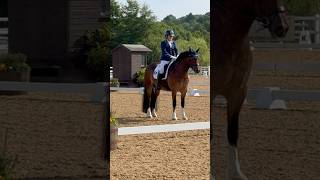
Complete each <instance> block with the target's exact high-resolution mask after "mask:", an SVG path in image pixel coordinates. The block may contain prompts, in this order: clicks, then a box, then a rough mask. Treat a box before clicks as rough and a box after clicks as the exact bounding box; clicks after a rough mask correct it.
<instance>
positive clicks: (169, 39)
mask: <svg viewBox="0 0 320 180" xmlns="http://www.w3.org/2000/svg"><path fill="white" fill-rule="evenodd" d="M164 36H165V40H163V41H162V42H161V58H160V59H161V60H160V64H159V65H158V66H157V67H156V69H155V71H157V72H158V76H157V89H160V80H161V79H162V78H163V75H164V67H165V65H167V64H169V63H170V61H171V60H176V59H177V56H178V49H177V44H176V42H175V41H174V40H173V38H174V36H175V34H174V31H173V30H170V29H168V30H166V32H165V35H164Z"/></svg>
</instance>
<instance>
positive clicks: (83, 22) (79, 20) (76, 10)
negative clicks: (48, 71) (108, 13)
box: [68, 0, 103, 48]
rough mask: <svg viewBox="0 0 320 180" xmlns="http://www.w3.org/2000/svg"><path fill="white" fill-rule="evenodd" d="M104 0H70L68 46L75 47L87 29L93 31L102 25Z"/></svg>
mask: <svg viewBox="0 0 320 180" xmlns="http://www.w3.org/2000/svg"><path fill="white" fill-rule="evenodd" d="M102 1H103V0H69V2H68V7H69V11H68V21H69V23H68V33H69V36H68V40H69V42H68V47H69V48H73V46H74V43H75V42H76V41H77V40H78V39H79V37H81V36H83V35H85V32H86V31H87V30H89V31H92V30H95V29H97V28H99V27H101V26H102V22H99V19H100V18H101V15H100V13H101V11H102V10H103V8H102V3H101V2H102Z"/></svg>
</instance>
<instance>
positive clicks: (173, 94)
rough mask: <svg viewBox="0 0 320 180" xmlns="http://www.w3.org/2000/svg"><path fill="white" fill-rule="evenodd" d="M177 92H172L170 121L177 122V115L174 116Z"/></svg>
mask: <svg viewBox="0 0 320 180" xmlns="http://www.w3.org/2000/svg"><path fill="white" fill-rule="evenodd" d="M176 96H177V91H172V107H173V112H172V120H177V114H176V105H177V99H176Z"/></svg>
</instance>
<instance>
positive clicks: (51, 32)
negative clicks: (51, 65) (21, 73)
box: [8, 0, 67, 60]
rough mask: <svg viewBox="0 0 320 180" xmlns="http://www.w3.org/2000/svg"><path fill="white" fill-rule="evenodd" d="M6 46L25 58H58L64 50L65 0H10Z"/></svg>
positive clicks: (65, 36) (65, 37) (65, 35)
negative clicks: (24, 54) (7, 44)
mask: <svg viewBox="0 0 320 180" xmlns="http://www.w3.org/2000/svg"><path fill="white" fill-rule="evenodd" d="M8 16H9V34H8V36H9V40H8V43H9V50H10V51H18V52H23V53H26V54H27V55H28V57H29V58H31V59H33V60H35V59H41V60H49V59H62V58H63V57H64V55H65V52H66V48H67V46H66V42H67V33H66V23H67V8H66V1H63V0H56V1H43V0H24V1H21V0H10V1H9V2H8Z"/></svg>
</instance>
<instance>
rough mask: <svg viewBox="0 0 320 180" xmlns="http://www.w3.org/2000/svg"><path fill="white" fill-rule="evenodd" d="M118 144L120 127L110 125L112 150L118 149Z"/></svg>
mask: <svg viewBox="0 0 320 180" xmlns="http://www.w3.org/2000/svg"><path fill="white" fill-rule="evenodd" d="M117 144H118V127H117V126H114V125H110V150H115V149H117V147H118V146H117Z"/></svg>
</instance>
